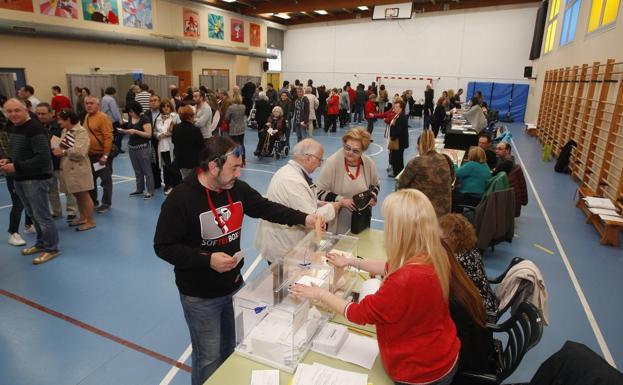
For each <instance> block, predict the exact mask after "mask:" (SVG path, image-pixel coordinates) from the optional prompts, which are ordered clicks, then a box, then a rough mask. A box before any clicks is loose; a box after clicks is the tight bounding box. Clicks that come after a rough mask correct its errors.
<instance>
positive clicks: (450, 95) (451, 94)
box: [448, 88, 454, 98]
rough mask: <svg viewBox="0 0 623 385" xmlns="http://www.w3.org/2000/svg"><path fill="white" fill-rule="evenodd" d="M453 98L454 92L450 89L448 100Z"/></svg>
mask: <svg viewBox="0 0 623 385" xmlns="http://www.w3.org/2000/svg"><path fill="white" fill-rule="evenodd" d="M453 96H454V90H453V89H452V88H450V89H449V90H448V98H451V97H453Z"/></svg>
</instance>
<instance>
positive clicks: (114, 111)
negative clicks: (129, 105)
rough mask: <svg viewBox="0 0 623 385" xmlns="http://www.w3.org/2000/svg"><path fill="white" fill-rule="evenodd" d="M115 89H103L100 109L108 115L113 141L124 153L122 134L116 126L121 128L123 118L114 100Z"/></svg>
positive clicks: (120, 151)
mask: <svg viewBox="0 0 623 385" xmlns="http://www.w3.org/2000/svg"><path fill="white" fill-rule="evenodd" d="M116 93H117V90H116V89H115V87H107V88H106V90H105V91H104V96H103V97H102V107H101V110H102V112H103V113H105V114H106V115H108V118H110V121H111V122H112V128H113V143H114V144H115V146H117V149H118V150H119V153H121V154H122V153H124V152H125V151H123V149H122V144H123V134H121V133H120V132H119V130H117V128H121V125H122V124H123V119H122V117H121V113H120V110H119V106H118V105H117V101H116V100H115V94H116Z"/></svg>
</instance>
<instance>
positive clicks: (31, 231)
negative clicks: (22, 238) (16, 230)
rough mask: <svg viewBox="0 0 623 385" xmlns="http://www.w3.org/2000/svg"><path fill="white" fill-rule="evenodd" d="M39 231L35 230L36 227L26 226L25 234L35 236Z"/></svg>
mask: <svg viewBox="0 0 623 385" xmlns="http://www.w3.org/2000/svg"><path fill="white" fill-rule="evenodd" d="M36 232H37V230H36V229H35V225H26V226H24V234H34V233H36Z"/></svg>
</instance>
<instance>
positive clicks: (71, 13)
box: [39, 0, 78, 19]
mask: <svg viewBox="0 0 623 385" xmlns="http://www.w3.org/2000/svg"><path fill="white" fill-rule="evenodd" d="M39 9H40V10H41V14H42V15H48V16H59V17H64V18H67V19H77V18H78V1H77V0H39Z"/></svg>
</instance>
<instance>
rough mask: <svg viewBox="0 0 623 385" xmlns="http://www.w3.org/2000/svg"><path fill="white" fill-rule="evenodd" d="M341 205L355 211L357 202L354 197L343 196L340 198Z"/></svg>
mask: <svg viewBox="0 0 623 385" xmlns="http://www.w3.org/2000/svg"><path fill="white" fill-rule="evenodd" d="M340 205H341V206H342V207H344V208H347V209H349V210H350V211H355V202H353V200H352V199H347V198H342V199H340Z"/></svg>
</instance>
